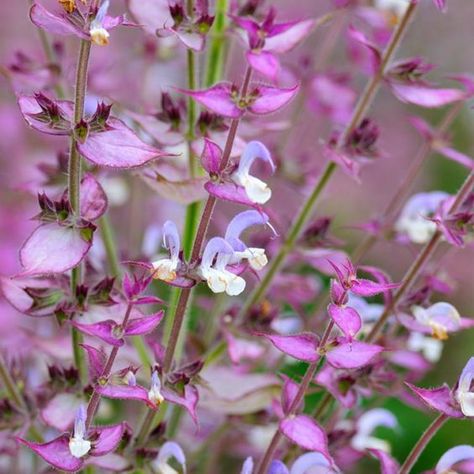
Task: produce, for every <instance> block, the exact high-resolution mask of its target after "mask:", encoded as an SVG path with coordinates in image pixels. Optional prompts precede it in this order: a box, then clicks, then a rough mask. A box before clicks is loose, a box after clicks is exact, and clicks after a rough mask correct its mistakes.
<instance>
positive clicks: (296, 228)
mask: <svg viewBox="0 0 474 474" xmlns="http://www.w3.org/2000/svg"><path fill="white" fill-rule="evenodd" d="M416 5H417V2H415V1H412V2H411V3H410V5H409V6H408V8H407V10H406V11H405V14H404V16H403V17H402V19H401V21H400V23H399V24H398V27H397V29H396V30H395V32H394V33H393V35H392V37H391V39H390V42H389V44H388V45H387V48H386V50H385V51H384V54H383V56H382V58H381V61H380V65H379V67H378V69H377V72H376V73H375V74H374V76H373V77H372V78H371V80H370V81H369V82H368V84H367V86H366V88H365V89H364V91H363V93H362V95H361V97H360V99H359V101H358V103H357V105H356V107H355V109H354V112H353V114H352V117H351V120H350V121H349V123H348V124H347V126H346V127H345V129H344V131H343V132H342V133H341V135H340V136H339V139H338V146H339V147H341V146H342V145H343V144H344V143H345V141H346V140H347V138H348V137H349V135H350V134H351V133H352V132H353V131H354V129H355V128H356V127H357V126H358V125H359V123H360V121H361V120H362V119H363V118H364V115H365V114H366V113H367V111H368V110H369V108H370V106H371V105H372V102H373V100H374V98H375V95H376V93H377V91H378V89H379V87H380V84H381V82H382V79H383V76H384V73H385V69H386V68H387V66H388V64H389V63H390V61H391V59H392V57H393V55H394V53H395V51H396V49H397V47H398V46H399V44H400V42H401V40H402V38H403V36H404V34H405V33H406V31H407V27H408V25H409V23H410V20H411V19H412V17H413V14H414V13H415V10H416ZM336 169H337V165H336V164H335V163H333V162H331V163H328V164H327V165H326V167H325V168H324V170H323V171H322V173H321V176H320V178H319V179H318V181H317V182H316V185H315V187H314V189H313V191H312V192H311V194H310V195H309V197H308V199H307V200H306V202H305V203H304V204H303V207H302V208H301V210H300V212H299V214H298V216H297V218H296V220H295V222H294V223H293V225H292V226H291V228H290V231H289V232H288V235H287V238H286V239H285V242H284V243H283V245H282V246H281V248H280V250H279V252H278V254H277V255H276V256H275V257H274V258H273V259H272V261H271V263H270V265H269V268H268V270H267V273H266V274H265V276H264V277H263V278H262V280H261V282H260V284H259V285H258V286H257V287H256V288H255V290H254V291H253V293H252V294H251V295H250V297H249V298H248V299H247V300H246V302H245V304H244V305H243V306H242V309H241V310H240V313H239V316H238V318H239V319H242V318H243V317H244V316H245V315H246V314H247V312H248V310H249V309H250V308H251V307H252V306H254V305H255V304H257V303H258V302H260V300H261V299H262V298H263V297H264V296H265V294H266V293H267V291H268V289H269V287H270V284H271V282H272V281H273V278H274V277H275V275H276V274H277V273H278V271H279V269H280V268H281V266H282V265H283V263H284V261H285V260H286V257H287V255H288V254H289V253H290V251H291V250H292V249H293V246H294V244H295V243H296V240H297V239H298V237H299V236H300V234H301V232H302V231H303V229H304V226H305V224H306V222H307V221H308V219H309V217H310V216H311V213H312V212H313V208H314V206H315V204H316V202H317V201H318V198H319V196H320V195H321V193H322V191H323V190H324V189H325V187H326V185H327V183H328V182H329V181H330V179H331V177H332V175H333V174H334V172H335V171H336Z"/></svg>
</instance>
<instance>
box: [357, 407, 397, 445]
mask: <svg viewBox="0 0 474 474" xmlns="http://www.w3.org/2000/svg"><path fill="white" fill-rule="evenodd" d="M379 426H385V427H387V428H391V429H395V428H397V427H398V421H397V419H396V417H395V416H394V415H393V413H392V412H390V411H388V410H385V409H384V408H374V409H373V410H369V411H367V412H365V413H364V414H363V415H362V416H361V417H360V418H359V419H358V420H357V424H356V434H355V435H354V436H353V438H352V440H351V445H352V447H353V448H354V449H357V450H358V451H365V450H366V449H369V448H370V449H377V450H381V451H386V452H390V445H389V444H388V443H387V441H384V440H382V439H379V438H376V437H374V436H372V433H373V432H374V430H375V429H376V428H377V427H379Z"/></svg>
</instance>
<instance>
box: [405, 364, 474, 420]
mask: <svg viewBox="0 0 474 474" xmlns="http://www.w3.org/2000/svg"><path fill="white" fill-rule="evenodd" d="M473 380H474V357H471V358H470V359H469V360H468V362H467V364H466V365H465V367H464V369H463V371H462V373H461V376H460V377H459V381H458V383H457V385H456V387H455V388H454V389H450V388H449V387H448V386H447V385H442V386H441V387H437V388H420V387H416V386H414V385H411V384H409V383H408V382H405V384H406V385H407V386H408V387H409V388H410V390H412V391H413V392H414V393H415V394H416V395H417V396H418V397H420V399H421V400H422V401H423V402H424V403H425V404H426V405H427V406H429V407H430V408H432V409H433V410H436V411H438V412H440V413H443V414H445V415H447V416H449V417H452V418H463V417H465V416H466V417H473V416H474V390H473V388H472V385H473V383H472V382H473Z"/></svg>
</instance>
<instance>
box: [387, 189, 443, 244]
mask: <svg viewBox="0 0 474 474" xmlns="http://www.w3.org/2000/svg"><path fill="white" fill-rule="evenodd" d="M447 198H449V194H447V193H444V192H441V191H433V192H429V193H418V194H415V195H414V196H412V197H411V198H410V199H409V200H408V201H407V203H406V204H405V206H404V208H403V209H402V211H401V213H400V217H399V218H398V220H397V222H396V223H395V230H397V231H398V232H401V233H403V234H406V235H407V236H408V238H409V239H410V240H411V241H412V242H414V243H416V244H425V243H426V242H428V241H429V240H430V239H431V237H432V236H433V234H434V233H435V232H436V224H435V223H434V222H432V221H430V220H429V219H428V218H429V217H432V216H433V215H434V214H435V213H436V211H437V210H438V208H439V206H440V205H441V203H442V202H443V201H444V200H446V199H447Z"/></svg>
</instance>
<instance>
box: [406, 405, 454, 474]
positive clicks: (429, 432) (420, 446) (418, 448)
mask: <svg viewBox="0 0 474 474" xmlns="http://www.w3.org/2000/svg"><path fill="white" fill-rule="evenodd" d="M447 419H448V417H447V416H446V415H445V414H443V413H441V414H440V415H438V416H437V417H436V418H435V419H434V421H433V423H431V425H430V426H428V428H427V429H426V431H425V432H424V433H423V434H422V435H421V437H420V439H419V440H418V441H417V443H416V444H415V446H413V449H412V450H411V452H410V454H409V455H408V457H407V458H406V460H405V462H404V463H403V465H402V467H401V468H400V470H399V471H398V474H409V472H410V471H411V469H412V467H413V466H414V465H415V463H416V461H417V460H418V458H419V457H420V455H421V453H422V452H423V450H424V449H425V448H426V445H427V444H428V443H429V442H430V440H431V438H433V436H434V435H435V434H436V433H437V432H438V430H439V429H440V428H441V426H443V424H444V423H445V421H446V420H447Z"/></svg>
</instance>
